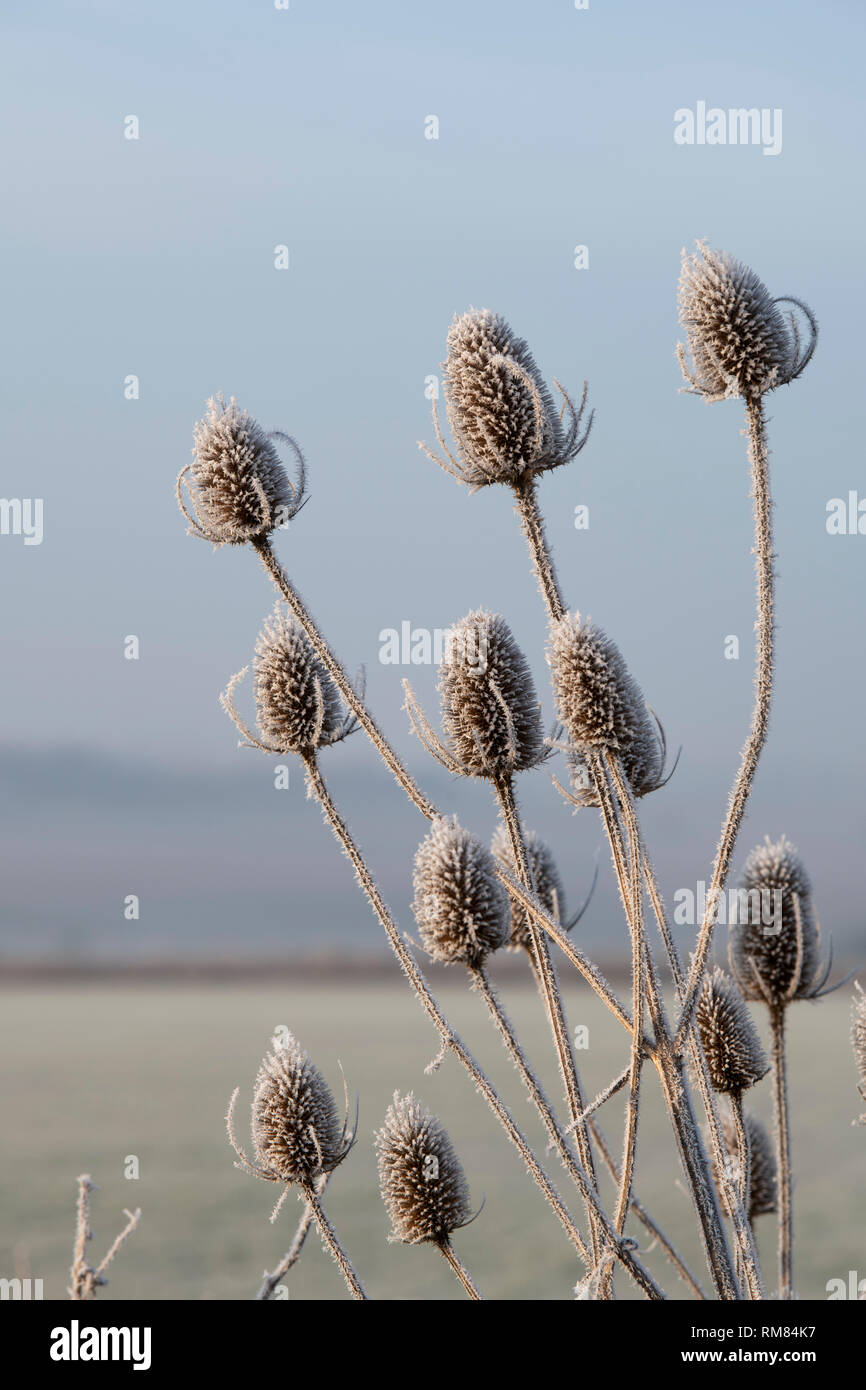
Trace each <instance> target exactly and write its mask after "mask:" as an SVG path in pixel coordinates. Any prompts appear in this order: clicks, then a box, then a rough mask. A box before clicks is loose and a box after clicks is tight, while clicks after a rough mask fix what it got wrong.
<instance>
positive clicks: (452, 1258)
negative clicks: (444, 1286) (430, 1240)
mask: <svg viewBox="0 0 866 1390" xmlns="http://www.w3.org/2000/svg"><path fill="white" fill-rule="evenodd" d="M436 1248H437V1249H438V1251H439V1254H440V1255H441V1256H442V1258H443V1260H446V1261H447V1262H448V1264H449V1265H450V1266H451V1268H452V1269H453V1270H454V1273H455V1274H456V1275H457V1278H458V1279H459V1280H460V1283H461V1284H462V1285H463V1287H464V1289H465V1290H466V1292H467V1294H468V1295H469V1297H470V1298H472V1299H477V1300H479V1301H483V1300H482V1297H481V1294H480V1293H479V1292H478V1289H477V1288H476V1287H475V1285H474V1283H473V1282H472V1278H471V1276H470V1274H469V1271H468V1269H467V1268H466V1266H465V1265H464V1264H461V1262H460V1260H459V1259H458V1257H457V1252H456V1251H455V1249H454V1246H453V1245H452V1244H451V1242H450V1240H443V1241H441V1242H440V1244H439V1245H438V1246H437V1247H436Z"/></svg>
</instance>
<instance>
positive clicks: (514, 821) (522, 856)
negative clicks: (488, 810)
mask: <svg viewBox="0 0 866 1390" xmlns="http://www.w3.org/2000/svg"><path fill="white" fill-rule="evenodd" d="M494 790H495V792H496V796H497V800H498V802H499V808H500V810H501V812H502V819H503V821H504V822H505V827H506V830H507V831H508V838H509V841H510V843H511V853H512V855H513V858H514V863H515V867H516V868H517V876H518V878H519V879H520V880H521V882H522V883H523V885H524V887H525V888H526V889H528V891H529V892H531V893H534V892H535V883H534V881H533V877H532V866H531V863H530V860H529V855H528V853H527V849H526V840H525V837H524V833H523V826H522V824H521V821H520V813H519V811H518V809H517V800H516V798H515V795H514V783H513V780H512V779H511V778H502V779H501V780H499V781H497V782H496V783H494ZM526 922H527V927H528V930H529V937H530V942H531V945H532V963H533V966H534V969H535V977H536V981H537V984H538V989H539V992H540V994H541V997H542V1000H543V1001H544V1006H545V1009H546V1011H547V1018H548V1022H549V1024H550V1030H551V1033H552V1034H553V1041H554V1047H555V1048H556V1056H557V1061H558V1062H559V1070H560V1074H561V1076H562V1081H563V1085H564V1086H565V1095H566V1101H567V1104H568V1112H569V1119H570V1120H571V1122H572V1123H573V1124H574V1126H575V1138H576V1140H577V1151H578V1153H579V1154H580V1161H581V1163H582V1164H583V1167H584V1170H585V1172H586V1174H587V1176H588V1178H589V1180H590V1182H591V1184H592V1186H593V1188H594V1189H596V1190H598V1178H597V1176H596V1172H595V1164H594V1160H593V1157H592V1148H591V1146H590V1142H589V1134H588V1131H587V1127H586V1124H585V1123H584V1122H583V1121H582V1120H581V1119H580V1116H581V1114H582V1112H583V1107H584V1100H583V1091H582V1089H581V1085H580V1077H579V1076H578V1071H577V1063H576V1062H575V1059H574V1052H573V1050H572V1046H571V1035H570V1034H569V1031H568V1024H567V1022H566V1019H565V1010H564V1008H563V1004H562V994H561V991H560V988H559V981H558V980H557V978H556V969H555V967H554V964H553V960H552V959H551V955H550V948H549V946H548V944H547V938H546V937H545V935H544V933H543V932H542V930H541V928H540V927H539V926H538V924H537V923H536V922H534V921H533V919H532V918H531V917H527V919H526ZM587 1215H588V1216H589V1220H590V1232H591V1236H592V1248H593V1263H594V1264H597V1263H598V1258H599V1234H598V1228H597V1227H598V1223H597V1221H596V1219H595V1216H594V1214H593V1212H592V1210H591V1208H589V1207H588V1208H587Z"/></svg>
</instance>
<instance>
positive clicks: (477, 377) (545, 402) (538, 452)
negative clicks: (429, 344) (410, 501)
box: [444, 309, 564, 487]
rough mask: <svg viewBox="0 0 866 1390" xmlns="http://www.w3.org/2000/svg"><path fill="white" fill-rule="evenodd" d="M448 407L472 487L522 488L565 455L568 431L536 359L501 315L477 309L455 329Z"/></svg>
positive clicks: (448, 370) (446, 383) (457, 322)
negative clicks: (528, 477) (523, 479)
mask: <svg viewBox="0 0 866 1390" xmlns="http://www.w3.org/2000/svg"><path fill="white" fill-rule="evenodd" d="M447 348H448V355H447V358H446V362H445V381H444V388H445V405H446V410H447V414H448V423H449V425H450V426H451V431H452V433H453V435H454V438H455V440H456V442H457V446H458V449H459V451H460V456H461V461H462V464H463V469H464V477H465V481H466V482H468V483H470V484H471V485H473V486H475V487H483V486H484V485H485V484H487V483H502V482H505V483H509V482H514V481H516V480H517V479H518V478H519V477H520V476H521V475H522V474H524V473H525V472H526V471H527V470H530V471H531V470H534V469H537V468H538V467H539V465H540V466H542V467H544V466H545V465H546V464H549V461H550V460H551V459H553V458H555V457H556V455H557V453H559V452H561V451H562V449H563V444H564V436H563V430H562V425H561V423H560V419H559V412H558V411H557V409H556V407H555V405H554V403H553V400H552V398H551V396H550V392H549V391H548V389H547V387H546V386H545V384H544V382H543V380H542V378H541V373H540V372H539V370H538V368H537V366H536V365H535V361H534V359H533V356H532V353H531V352H530V351H529V348H528V346H527V345H526V343H525V342H524V341H523V339H522V338H518V337H517V336H516V335H515V334H514V333H513V332H512V330H511V328H510V327H509V326H508V324H507V323H506V321H505V319H504V318H502V316H501V315H500V314H495V313H492V312H491V310H489V309H470V310H469V312H468V313H466V314H460V315H455V317H454V320H453V322H452V324H451V327H450V329H449V330H448V343H447Z"/></svg>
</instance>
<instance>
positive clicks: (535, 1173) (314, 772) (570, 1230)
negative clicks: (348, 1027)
mask: <svg viewBox="0 0 866 1390" xmlns="http://www.w3.org/2000/svg"><path fill="white" fill-rule="evenodd" d="M304 762H305V766H306V769H307V777H308V782H309V787H310V791H311V794H312V795H313V797H314V798H315V799H316V801H318V803H319V805H320V807H321V808H322V811H323V813H324V816H325V819H326V820H327V822H328V824H329V825H330V826H331V829H332V830H333V832H334V834H335V836H336V838H337V840H338V841H339V843H340V844H341V846H342V848H343V851H344V853H345V855H346V857H347V859H348V860H349V862H350V863H351V864H352V866H353V868H354V870H355V874H356V876H357V879H358V882H359V884H360V885H361V888H362V889H363V891H364V893H365V894H366V896H367V899H368V901H369V903H370V905H371V907H372V908H373V911H374V912H375V914H376V916H377V917H378V919H379V921H380V923H381V925H382V926H383V927H384V929H385V932H386V934H387V936H388V940H389V942H390V944H391V949H392V950H393V952H394V954H395V956H396V957H397V960H398V961H399V963H400V966H401V968H402V970H403V973H404V974H405V976H406V978H407V979H408V981H409V983H410V984H411V986H412V988H413V989H414V991H415V994H416V995H417V997H418V1000H419V1001H420V1003H421V1005H422V1007H423V1008H424V1011H425V1013H426V1014H427V1016H428V1018H429V1019H430V1021H431V1023H432V1024H433V1026H434V1027H435V1029H436V1031H437V1032H438V1034H439V1036H440V1038H441V1039H442V1042H443V1043H444V1045H445V1047H446V1048H448V1049H449V1050H450V1051H451V1052H453V1053H454V1055H455V1057H457V1059H458V1061H459V1062H460V1063H461V1065H462V1066H463V1067H464V1068H465V1070H466V1071H467V1072H468V1073H469V1075H470V1077H471V1078H472V1080H473V1082H474V1083H475V1086H476V1089H477V1090H478V1091H479V1092H480V1093H481V1095H483V1096H484V1099H485V1100H486V1101H487V1103H488V1105H489V1106H490V1108H491V1110H492V1111H493V1113H494V1115H495V1116H496V1118H497V1119H498V1120H499V1122H500V1124H501V1125H502V1127H503V1129H504V1130H505V1132H506V1134H507V1135H508V1138H509V1139H510V1140H511V1142H512V1144H513V1145H514V1147H515V1148H516V1149H517V1151H518V1152H519V1154H520V1156H521V1157H522V1159H523V1161H524V1163H525V1164H526V1167H527V1169H528V1171H529V1174H530V1176H531V1177H532V1178H533V1180H534V1181H535V1183H536V1185H537V1186H538V1188H539V1189H540V1191H541V1192H542V1194H543V1195H544V1197H545V1198H546V1199H547V1201H548V1202H549V1203H550V1205H551V1207H552V1208H553V1210H554V1212H555V1213H556V1216H557V1218H558V1219H559V1222H560V1224H561V1225H562V1227H563V1229H564V1230H565V1232H566V1235H567V1236H568V1238H569V1240H570V1241H571V1243H572V1244H573V1245H574V1247H575V1249H576V1250H577V1251H578V1253H579V1254H580V1256H581V1258H582V1259H583V1260H584V1261H585V1263H586V1264H587V1265H588V1266H589V1265H590V1264H591V1262H592V1256H591V1253H590V1251H589V1250H588V1248H587V1246H586V1243H585V1241H584V1239H583V1237H582V1236H581V1234H580V1232H579V1230H578V1229H577V1227H576V1226H575V1224H574V1220H573V1219H572V1217H571V1215H570V1214H569V1212H568V1211H567V1209H566V1207H565V1206H564V1204H563V1202H562V1199H561V1197H560V1196H559V1193H558V1192H557V1191H556V1189H555V1187H554V1186H553V1184H552V1183H551V1181H550V1179H549V1178H548V1177H547V1174H546V1173H545V1172H544V1170H543V1168H542V1167H541V1164H540V1163H539V1162H538V1159H537V1158H536V1157H535V1155H534V1153H533V1152H532V1149H531V1148H530V1146H529V1143H528V1142H527V1140H526V1138H525V1137H524V1135H523V1134H522V1132H521V1131H520V1129H519V1128H518V1126H517V1125H516V1124H515V1122H514V1119H513V1118H512V1116H511V1114H510V1112H509V1111H508V1109H507V1107H506V1106H505V1104H504V1103H503V1101H502V1100H501V1098H500V1096H499V1094H498V1092H497V1091H496V1090H495V1088H494V1086H493V1085H492V1083H491V1082H490V1081H489V1080H488V1078H487V1076H486V1075H485V1074H484V1072H483V1071H482V1069H481V1067H480V1066H479V1064H478V1063H477V1062H476V1060H475V1058H474V1057H473V1056H472V1054H471V1052H470V1051H469V1049H468V1048H467V1047H466V1045H465V1044H464V1043H463V1042H462V1041H461V1039H460V1038H459V1037H458V1035H457V1034H456V1033H455V1031H454V1029H453V1028H452V1027H451V1025H450V1024H449V1023H448V1021H447V1019H446V1018H445V1015H444V1014H443V1013H442V1010H441V1009H440V1007H439V1005H438V1003H437V1002H436V999H435V998H434V996H433V994H432V992H431V990H430V987H429V985H428V984H427V981H426V980H425V978H424V975H423V974H422V972H421V970H420V969H419V968H418V966H417V965H416V963H415V960H414V958H413V956H412V953H411V952H410V951H409V949H408V947H407V946H406V943H405V942H404V940H403V937H402V936H401V934H400V932H399V930H398V928H397V925H396V923H395V922H394V920H393V918H392V916H391V914H390V912H389V911H388V908H387V907H386V906H385V903H384V901H383V899H382V896H381V894H380V893H379V890H378V888H377V887H376V884H375V882H374V880H373V878H372V876H371V874H370V871H369V869H368V868H367V865H366V862H365V860H364V858H363V855H362V854H361V851H360V850H359V848H358V846H357V845H356V844H355V841H354V839H353V838H352V835H351V832H350V831H349V829H348V827H347V825H346V823H345V822H344V821H343V819H342V817H341V816H340V813H339V811H338V810H337V808H336V806H335V805H334V802H333V800H332V799H331V795H330V792H329V791H328V788H327V786H326V784H325V780H324V778H323V777H322V773H321V769H320V768H319V766H318V761H317V759H316V758H315V756H309V757H307V758H305V760H304ZM597 1211H598V1214H599V1218H600V1219H602V1218H603V1216H604V1213H603V1209H602V1208H601V1206H600V1205H599V1206H598V1208H597ZM609 1233H610V1230H609ZM618 1255H619V1258H620V1259H621V1261H622V1263H623V1264H624V1265H625V1267H626V1269H627V1270H628V1272H629V1273H630V1275H631V1276H632V1278H633V1279H634V1280H635V1282H636V1283H637V1284H638V1286H639V1287H640V1288H642V1289H643V1290H644V1291H646V1292H649V1291H652V1293H653V1295H654V1296H658V1293H659V1290H658V1286H657V1285H656V1283H655V1281H654V1280H653V1278H652V1276H651V1275H650V1274H649V1273H648V1272H647V1271H646V1270H645V1269H644V1267H643V1265H642V1264H641V1263H640V1261H639V1260H638V1259H637V1258H636V1256H635V1255H634V1254H633V1252H632V1251H631V1250H630V1249H628V1248H627V1247H626V1246H620V1247H619V1250H618Z"/></svg>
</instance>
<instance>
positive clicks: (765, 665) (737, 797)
mask: <svg viewBox="0 0 866 1390" xmlns="http://www.w3.org/2000/svg"><path fill="white" fill-rule="evenodd" d="M746 423H747V431H748V437H749V462H750V463H751V466H752V501H753V504H754V517H755V584H756V594H757V622H756V624H755V632H756V640H755V704H754V709H753V711H752V725H751V729H750V730H749V736H748V738H747V740H746V743H745V746H744V748H743V752H742V757H741V759H740V766H739V769H738V771H737V775H736V778H735V780H734V785H733V788H732V790H731V795H730V799H729V801H728V809H727V813H726V815H725V821H724V824H723V826H722V834H721V838H720V840H719V844H718V848H717V850H716V859H715V863H714V865H713V872H712V877H711V879H710V887H709V891H708V893H707V906H706V911H705V913H704V920H703V922H702V923H701V929H700V932H699V934H698V942H697V947H696V950H695V955H694V959H693V962H692V968H691V971H690V974H689V981H688V985H687V986H686V989H685V993H684V997H683V1006H682V1013H681V1015H680V1021H679V1024H678V1026H677V1047H678V1048H679V1049H680V1050H681V1049H682V1048H683V1046H684V1044H685V1038H686V1034H687V1032H688V1029H689V1026H690V1023H691V1018H692V1013H693V1011H694V1007H695V1004H696V1002H697V998H698V994H699V992H700V988H701V983H702V981H703V977H704V970H705V968H706V964H707V958H708V956H709V950H710V944H711V942H712V939H713V928H714V926H715V921H716V908H717V905H718V900H719V897H720V895H721V893H722V891H723V889H724V887H725V882H726V880H727V876H728V870H729V869H730V865H731V857H732V855H733V852H734V846H735V844H736V841H737V835H738V833H739V829H740V825H741V823H742V819H743V814H744V812H745V809H746V803H747V801H748V799H749V793H750V792H751V790H752V782H753V781H754V777H755V772H756V770H757V767H758V760H759V758H760V756H761V752H762V750H763V747H764V744H765V742H766V739H767V731H768V729H769V723H770V702H771V699H772V694H773V632H774V592H775V575H774V571H773V519H772V499H771V495H770V469H769V449H768V447H767V429H766V420H765V417H764V403H763V398H762V397H760V396H758V397H755V398H752V399H749V400H747V401H746Z"/></svg>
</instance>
